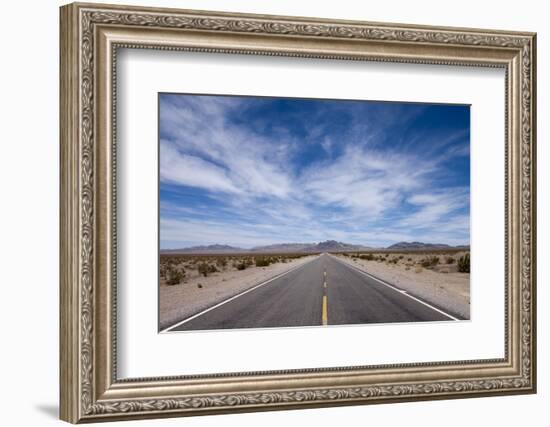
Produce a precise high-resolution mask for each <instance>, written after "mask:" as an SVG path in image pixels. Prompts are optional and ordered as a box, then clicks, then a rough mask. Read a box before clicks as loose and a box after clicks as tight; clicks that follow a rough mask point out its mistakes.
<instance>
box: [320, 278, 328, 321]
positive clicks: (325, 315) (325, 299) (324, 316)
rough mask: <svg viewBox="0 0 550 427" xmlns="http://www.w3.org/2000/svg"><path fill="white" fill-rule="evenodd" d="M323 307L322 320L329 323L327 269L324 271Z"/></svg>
mask: <svg viewBox="0 0 550 427" xmlns="http://www.w3.org/2000/svg"><path fill="white" fill-rule="evenodd" d="M323 276H324V277H323V307H322V309H321V322H322V323H323V326H327V325H328V297H327V271H326V270H325V271H323Z"/></svg>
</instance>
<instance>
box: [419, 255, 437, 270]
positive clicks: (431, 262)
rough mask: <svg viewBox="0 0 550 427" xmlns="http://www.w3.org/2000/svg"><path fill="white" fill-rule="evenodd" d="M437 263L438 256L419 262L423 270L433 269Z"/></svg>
mask: <svg viewBox="0 0 550 427" xmlns="http://www.w3.org/2000/svg"><path fill="white" fill-rule="evenodd" d="M438 263H439V257H438V256H428V257H426V258H424V259H423V260H422V261H421V262H420V264H421V265H422V267H424V268H429V267H433V266H434V265H437V264H438Z"/></svg>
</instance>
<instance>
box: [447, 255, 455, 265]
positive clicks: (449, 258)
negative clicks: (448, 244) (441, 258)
mask: <svg viewBox="0 0 550 427" xmlns="http://www.w3.org/2000/svg"><path fill="white" fill-rule="evenodd" d="M445 261H446V262H447V264H454V262H455V259H454V258H453V257H452V256H448V257H447V259H446V260H445Z"/></svg>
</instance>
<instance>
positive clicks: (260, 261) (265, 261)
mask: <svg viewBox="0 0 550 427" xmlns="http://www.w3.org/2000/svg"><path fill="white" fill-rule="evenodd" d="M269 264H271V260H270V259H269V258H264V257H259V258H256V267H267V266H268V265H269Z"/></svg>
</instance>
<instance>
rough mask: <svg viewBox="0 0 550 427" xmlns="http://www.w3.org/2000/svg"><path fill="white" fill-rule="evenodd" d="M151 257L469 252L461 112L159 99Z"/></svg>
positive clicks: (385, 105)
mask: <svg viewBox="0 0 550 427" xmlns="http://www.w3.org/2000/svg"><path fill="white" fill-rule="evenodd" d="M159 103H160V105H159V109H160V124H159V134H160V246H161V248H163V249H167V248H181V247H187V246H194V245H208V244H215V243H219V244H229V245H233V246H239V247H243V248H250V247H253V246H258V245H265V244H273V243H285V242H318V241H322V240H327V239H334V240H338V241H343V242H346V243H356V244H363V245H368V246H376V247H379V246H387V245H390V244H392V243H395V242H398V241H413V240H415V241H422V242H430V243H447V244H451V245H458V244H469V242H470V216H469V212H470V108H469V106H463V105H435V104H417V103H396V102H392V103H389V102H373V101H342V100H321V99H315V100H311V99H291V98H260V97H238V96H205V95H185V94H160V95H159Z"/></svg>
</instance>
